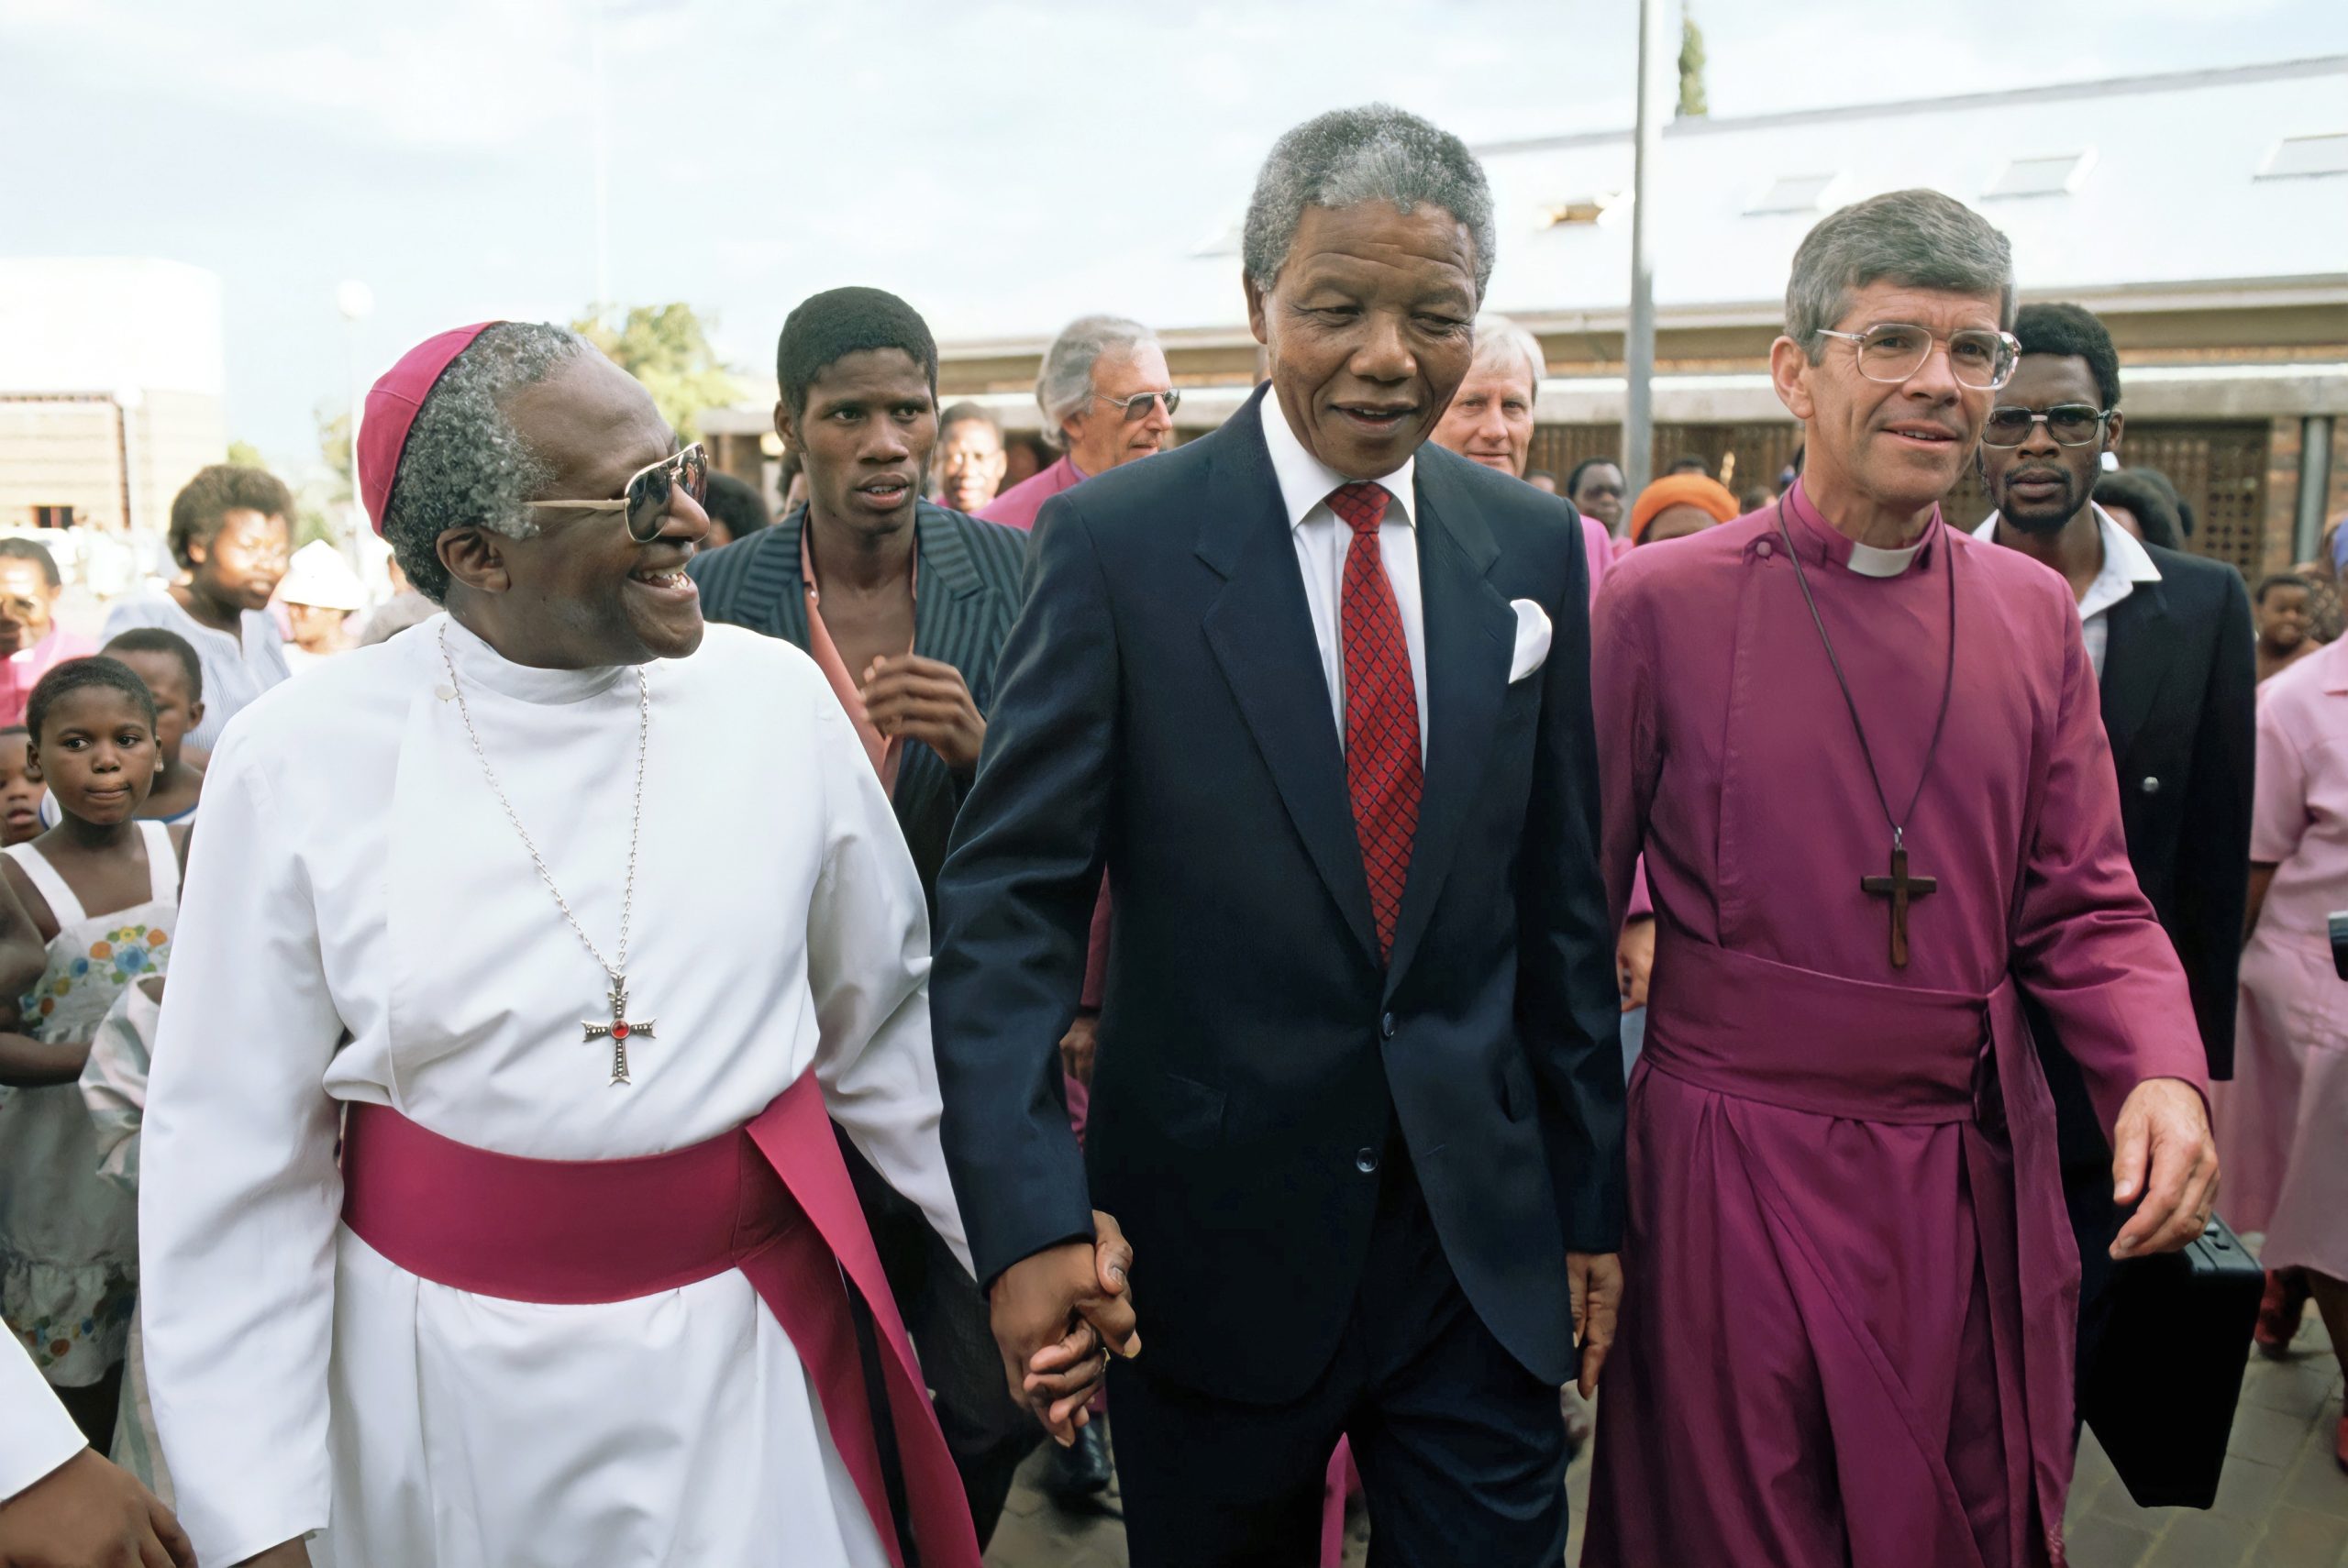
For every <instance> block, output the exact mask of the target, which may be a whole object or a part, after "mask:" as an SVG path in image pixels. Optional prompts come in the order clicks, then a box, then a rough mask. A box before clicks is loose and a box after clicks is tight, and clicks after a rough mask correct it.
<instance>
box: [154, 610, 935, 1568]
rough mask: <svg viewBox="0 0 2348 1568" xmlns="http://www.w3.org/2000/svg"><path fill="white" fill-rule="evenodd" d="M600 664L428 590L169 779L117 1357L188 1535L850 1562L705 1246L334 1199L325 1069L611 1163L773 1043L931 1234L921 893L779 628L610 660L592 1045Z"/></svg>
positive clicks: (766, 1067)
mask: <svg viewBox="0 0 2348 1568" xmlns="http://www.w3.org/2000/svg"><path fill="white" fill-rule="evenodd" d="M444 627H445V628H446V635H447V646H448V647H449V650H450V652H451V653H452V654H453V656H454V658H455V663H456V669H457V676H458V679H459V680H460V681H461V682H462V685H463V690H464V695H465V699H466V701H468V702H469V703H470V704H471V710H472V718H473V723H474V724H475V726H476V727H477V728H478V730H479V733H480V735H481V740H482V745H484V746H485V747H486V748H487V751H488V756H489V760H490V762H491V763H492V765H493V767H495V769H496V773H497V777H498V778H499V780H500V781H501V782H502V783H503V785H504V789H505V791H506V793H507V795H508V796H509V797H510V798H511V800H512V801H513V805H514V809H515V812H518V813H519V815H520V818H521V821H522V823H523V824H524V825H526V827H527V828H528V830H529V832H530V834H531V835H532V836H533V837H534V838H535V840H536V841H537V845H538V848H539V850H540V852H541V853H542V854H543V855H544V856H545V859H546V865H547V867H548V870H549V871H550V872H551V873H552V875H553V877H554V878H555V880H556V882H557V883H558V884H559V887H560V888H561V890H562V892H563V894H564V896H565V897H566V898H568V899H569V900H570V907H571V909H572V910H573V911H576V912H577V914H578V917H579V920H580V922H581V924H582V925H583V926H584V928H585V930H586V932H587V933H588V934H589V935H590V936H592V937H593V940H594V941H595V942H596V943H597V944H599V945H600V946H601V947H602V948H603V950H604V954H605V955H615V954H616V951H617V948H618V943H619V931H620V920H621V905H622V889H623V886H624V884H625V881H626V875H627V867H628V834H629V824H630V820H631V814H632V812H633V811H634V809H635V797H636V767H637V679H636V673H635V671H634V670H633V669H601V670H587V671H564V670H541V669H531V668H523V667H520V666H517V665H514V664H511V663H508V662H507V661H505V660H504V658H502V657H499V656H498V655H497V654H496V652H495V651H494V650H493V649H492V648H490V647H489V646H488V645H486V644H485V643H483V642H482V641H481V640H479V639H478V638H476V637H474V636H473V635H471V634H470V633H468V632H466V631H465V630H464V629H463V628H461V627H460V626H458V625H456V624H454V623H453V622H449V621H448V620H447V619H446V618H445V617H436V618H435V619H433V620H431V621H429V622H426V624H423V625H421V626H419V627H417V628H415V630H414V631H412V632H409V633H406V634H404V635H401V636H399V637H397V638H395V639H394V640H393V641H392V642H390V643H388V644H385V645H383V646H380V647H375V648H367V649H361V650H360V651H358V652H355V653H351V654H348V655H345V656H344V657H341V658H339V659H337V660H335V661H334V662H333V663H332V664H331V665H328V666H327V667H325V668H320V669H318V670H316V671H314V672H312V673H311V674H310V675H309V676H308V677H306V678H305V679H302V680H299V681H294V682H290V683H288V684H286V685H284V686H282V687H280V688H278V689H277V690H273V691H271V692H270V693H269V694H268V695H267V696H266V697H264V698H263V699H262V700H261V701H258V702H256V703H255V704H254V705H253V706H252V707H251V708H250V709H249V710H247V711H246V712H245V713H243V714H242V715H240V716H239V718H238V721H237V723H235V725H234V726H232V728H231V729H230V730H229V732H228V734H227V738H226V740H225V742H224V744H223V745H221V747H220V749H219V751H218V752H217V753H216V754H215V756H214V758H213V762H212V767H211V770H210V773H209V776H208V778H207V779H206V782H205V811H204V826H203V831H202V832H201V833H199V834H196V836H195V843H194V859H193V864H192V865H191V867H190V869H189V876H188V884H187V892H186V900H185V903H184V904H183V911H184V912H183V918H182V925H181V936H180V943H179V950H178V954H177V956H176V958H175V960H174V962H173V965H172V980H171V985H170V988H169V992H168V996H167V998H166V1002H165V1008H164V1015H163V1021H162V1025H161V1035H160V1037H159V1039H158V1041H157V1043H156V1049H155V1063H154V1072H153V1077H152V1081H151V1088H150V1099H149V1105H148V1112H147V1123H146V1150H145V1155H144V1160H145V1167H146V1168H145V1173H144V1178H143V1182H142V1187H143V1194H142V1211H141V1216H140V1219H141V1227H140V1242H141V1249H142V1253H143V1259H144V1265H145V1273H144V1279H143V1289H142V1294H143V1297H144V1303H145V1328H146V1351H147V1367H148V1374H149V1379H150V1385H151V1387H152V1391H153V1397H154V1405H155V1411H156V1415H157V1418H158V1422H159V1425H160V1428H161V1435H162V1441H163V1448H164V1452H165V1456H166V1459H167V1461H168V1463H169V1464H170V1466H171V1469H172V1474H173V1477H174V1478H175V1480H176V1482H177V1485H178V1489H179V1507H180V1517H181V1518H182V1520H183V1523H184V1524H185V1525H186V1528H187V1529H188V1532H189V1534H190V1536H191V1537H192V1538H193V1540H194V1543H195V1547H196V1550H197V1551H198V1552H199V1553H200V1554H201V1556H202V1558H203V1560H204V1561H205V1562H208V1563H231V1562H237V1561H238V1560H239V1559H241V1558H243V1557H245V1556H247V1555H249V1554H250V1553H253V1552H256V1551H260V1550H262V1549H264V1548H266V1547H268V1546H270V1545H271V1544H273V1543H275V1542H278V1541H282V1540H289V1539H292V1538H294V1537H296V1536H301V1535H304V1534H305V1533H306V1532H310V1531H316V1530H320V1529H324V1530H325V1531H326V1532H327V1533H326V1535H325V1536H324V1537H323V1538H321V1539H319V1540H313V1541H312V1543H311V1551H312V1556H313V1559H314V1561H316V1562H321V1563H327V1562H331V1563H336V1564H339V1565H340V1568H423V1565H426V1564H432V1565H434V1568H468V1565H476V1564H477V1565H480V1568H525V1565H529V1564H546V1565H548V1568H554V1565H558V1564H559V1565H563V1568H571V1565H576V1564H581V1563H591V1562H592V1563H595V1564H598V1565H599V1568H615V1565H620V1564H651V1563H674V1564H715V1563H725V1564H727V1565H728V1568H737V1565H758V1564H771V1565H774V1568H782V1565H785V1564H788V1565H790V1568H819V1565H820V1568H828V1565H832V1564H855V1565H858V1568H864V1565H868V1564H881V1563H883V1562H886V1558H885V1555H884V1554H883V1552H882V1551H881V1545H880V1542H879V1540H878V1538H877V1536H876V1535H875V1533H874V1530H873V1528H872V1525H871V1523H870V1521H869V1519H868V1518H866V1516H865V1512H864V1509H863V1507H862V1506H861V1504H860V1503H859V1501H858V1496H857V1493H856V1490H855V1487H854V1485H853V1483H852V1482H851V1481H850V1479H849V1478H848V1474H847V1471H846V1469H845V1467H844V1466H843V1465H842V1463H841V1462H840V1460H839V1457H838V1455H837V1453H836V1452H835V1450H834V1449H833V1447H832V1444H831V1441H830V1437H829V1433H828V1430H827V1429H826V1428H825V1424H824V1421H823V1419H822V1414H821V1408H820V1407H819V1405H818V1404H817V1402H816V1398H815V1396H814V1393H813V1392H812V1390H811V1389H810V1387H809V1386H808V1382H807V1378H806V1375H805V1373H804V1371H803V1367H802V1366H801V1364H800V1361H799V1358H798V1357H797V1355H796V1354H795V1353H793V1351H792V1346H791V1342H790V1341H789V1340H788V1339H787V1338H786V1337H785V1336H784V1334H783V1332H782V1331H781V1329H780V1328H779V1327H778V1326H777V1324H776V1322H775V1320H774V1318H773V1317H772V1315H771V1314H770V1312H769V1311H768V1310H767V1309H766V1308H765V1307H764V1306H763V1305H762V1304H761V1303H760V1302H759V1298H758V1297H757V1296H756V1295H755V1294H754V1293H753V1292H752V1290H751V1287H750V1286H749V1284H748V1281H747V1280H745V1279H744V1278H743V1276H742V1275H740V1274H738V1273H736V1272H733V1271H730V1270H729V1271H727V1272H725V1273H723V1274H720V1275H716V1276H715V1277H714V1278H710V1279H706V1280H703V1281H701V1282H700V1283H698V1284H694V1285H690V1286H685V1287H683V1288H681V1289H675V1290H666V1291H662V1292H660V1293H659V1294H657V1295H653V1296H648V1297H641V1298H638V1299H635V1300H629V1301H623V1302H618V1303H615V1304H611V1305H604V1306H541V1305H533V1304H525V1303H516V1302H513V1301H506V1300H500V1299H494V1298H491V1297H482V1296H476V1295H471V1294H468V1293H466V1292H464V1291H461V1290H455V1289H451V1288H449V1287H446V1286H440V1285H437V1284H433V1283H430V1282H428V1281H426V1280H422V1279H419V1278H417V1277H416V1276H415V1275H410V1274H408V1273H406V1272H404V1271H403V1270H401V1269H399V1268H397V1267H394V1266H393V1264H390V1263H389V1262H387V1261H386V1260H385V1259H384V1258H383V1257H382V1255H381V1254H379V1253H376V1252H374V1251H373V1250H372V1249H371V1248H370V1247H369V1246H368V1245H367V1244H366V1243H365V1242H361V1241H360V1240H359V1239H358V1238H357V1237H356V1236H354V1235H353V1234H352V1233H351V1232H350V1231H349V1229H347V1228H345V1227H343V1226H341V1225H340V1224H339V1223H338V1209H339V1207H340V1203H341V1197H342V1187H341V1179H340V1176H339V1175H338V1170H337V1168H336V1165H335V1143H336V1132H337V1118H338V1106H339V1105H340V1104H341V1103H343V1102H346V1101H372V1102H376V1103H380V1104H383V1105H388V1106H391V1107H393V1108H394V1109H395V1110H399V1111H400V1112H402V1113H403V1114H404V1115H406V1116H407V1117H409V1118H411V1119H412V1120H414V1121H417V1122H419V1123H421V1124H422V1125H423V1126H425V1127H426V1128H428V1129H430V1130H432V1131H433V1132H439V1133H442V1134H444V1135H446V1136H448V1137H450V1138H453V1139H456V1140H458V1141H460V1142H461V1143H471V1144H474V1145H477V1146H480V1147H483V1148H487V1149H492V1150H495V1151H497V1152H500V1153H503V1154H519V1155H526V1156H535V1157H537V1158H543V1159H553V1160H608V1159H615V1158H621V1157H626V1156H629V1155H638V1154H656V1153H661V1152H665V1151H668V1150H671V1149H676V1148H680V1147H682V1146H685V1145H688V1144H692V1143H698V1142H701V1141H702V1140H704V1139H707V1138H711V1137H714V1136H715V1135H717V1134H720V1133H723V1132H727V1131H729V1130H730V1129H733V1128H736V1127H738V1126H740V1125H741V1124H742V1123H743V1122H745V1121H748V1120H749V1119H750V1118H751V1117H753V1116H754V1115H756V1114H757V1113H758V1112H759V1110H761V1109H763V1108H764V1107H765V1106H766V1105H767V1104H768V1103H769V1102H770V1101H771V1100H773V1099H775V1098H776V1096H778V1095H780V1094H781V1092H782V1091H783V1089H784V1088H787V1087H788V1086H790V1085H791V1084H792V1082H794V1081H795V1080H796V1079H797V1078H798V1077H799V1076H800V1075H801V1074H802V1073H804V1072H807V1071H809V1070H811V1069H812V1070H813V1071H814V1073H815V1074H816V1075H817V1077H818V1079H819V1080H820V1082H821V1084H822V1086H823V1088H824V1092H825V1102H826V1105H827V1107H828V1108H829V1110H830V1111H831V1114H832V1116H833V1117H834V1118H835V1119H836V1121H839V1122H840V1123H841V1125H842V1126H844V1127H845V1128H846V1129H847V1132H848V1134H849V1136H850V1137H851V1138H852V1139H853V1140H854V1141H855V1143H856V1144H857V1145H858V1148H859V1149H861V1150H862V1151H863V1152H864V1154H866V1155H867V1156H868V1157H869V1159H870V1160H871V1162H872V1164H873V1165H874V1166H875V1167H876V1168H877V1169H879V1170H880V1171H881V1174H882V1175H883V1176H886V1177H887V1178H888V1179H889V1180H890V1181H891V1182H892V1184H893V1185H894V1186H895V1187H897V1188H898V1189H899V1190H900V1191H902V1192H903V1193H904V1194H905V1195H906V1196H907V1197H909V1198H913V1199H914V1201H916V1202H918V1203H919V1204H920V1205H921V1206H922V1208H923V1209H924V1210H925V1212H926V1214H927V1216H928V1218H929V1220H930V1222H931V1223H932V1224H933V1225H935V1226H936V1228H937V1229H938V1231H939V1232H940V1233H941V1234H942V1235H944V1236H945V1237H946V1238H947V1240H948V1242H950V1243H951V1244H952V1245H953V1246H954V1247H955V1248H956V1250H957V1251H958V1253H961V1254H962V1255H963V1257H964V1259H965V1262H966V1264H967V1261H968V1252H967V1247H966V1245H965V1243H964V1241H963V1235H962V1227H961V1221H960V1219H959V1216H958V1211H957V1209H956V1208H955V1204H954V1198H953V1193H952V1189H951V1187H949V1186H948V1184H947V1175H946V1169H945V1166H944V1165H943V1163H942V1161H941V1159H940V1157H939V1154H938V1146H937V1117H938V1098H937V1082H936V1066H935V1063H934V1060H933V1058H932V1056H931V1052H930V1037H929V1018H928V994H927V982H926V977H927V973H928V966H929V958H928V931H927V924H926V919H925V913H924V907H923V901H922V892H921V886H920V883H919V881H918V880H917V879H916V878H915V876H914V867H913V862H912V860H911V857H910V856H908V854H907V852H906V850H905V846H904V843H903V838H902V837H901V835H900V834H899V831H898V828H897V825H896V823H895V820H894V819H893V818H892V815H891V813H890V809H889V802H888V800H887V798H886V797H885V796H883V795H882V793H881V788H880V786H879V784H878V782H877V781H876V780H875V779H874V778H873V775H872V769H871V767H869V765H868V764H867V763H866V761H865V758H864V752H863V749H862V747H861V746H860V745H858V741H857V737H856V733H855V731H854V729H853V728H852V727H851V726H850V724H849V723H848V720H847V715H846V714H845V713H844V712H842V711H841V709H840V706H839V703H838V701H836V699H835V698H834V697H833V695H832V693H831V691H830V690H829V689H828V688H827V687H826V686H825V683H824V679H823V677H822V676H821V675H820V674H819V673H818V672H817V670H816V668H815V666H814V664H813V663H812V662H811V661H810V660H809V659H808V658H807V657H805V656H804V655H803V654H802V653H800V652H799V651H798V650H797V649H796V648H793V647H792V646H789V645H788V644H785V643H781V642H778V641H774V640H771V639H769V638H765V637H759V636H755V635H751V634H749V633H748V632H743V631H738V630H736V629H734V628H732V627H726V626H712V627H711V628H710V629H709V634H708V637H707V640H706V641H705V642H704V643H703V645H702V647H701V648H700V650H699V651H698V652H696V653H695V654H693V655H692V657H689V658H685V659H681V660H673V661H664V662H661V663H657V664H654V665H651V666H649V667H648V676H649V679H650V682H651V694H652V698H651V701H652V718H651V731H650V741H649V747H648V754H647V756H648V760H647V762H646V765H645V776H644V785H643V790H644V800H643V828H642V834H643V837H642V846H641V852H640V855H639V857H638V863H637V887H636V898H635V915H634V922H633V931H632V935H631V940H630V944H629V948H628V955H627V965H626V973H627V979H628V1002H629V1009H630V1014H631V1018H632V1020H633V1021H635V1022H637V1023H638V1024H646V1023H649V1024H652V1025H654V1026H655V1027H654V1028H653V1030H652V1032H651V1037H650V1038H646V1037H645V1036H644V1035H643V1034H641V1033H639V1034H638V1035H637V1037H636V1038H634V1039H632V1040H631V1041H630V1042H629V1044H630V1056H631V1065H632V1068H633V1077H634V1082H633V1083H632V1084H630V1085H627V1086H625V1087H620V1086H615V1085H613V1084H611V1083H610V1082H609V1081H608V1080H609V1077H610V1061H611V1046H610V1044H609V1043H607V1042H606V1043H593V1044H590V1043H586V1041H585V1039H584V1031H583V1030H582V1028H581V1024H582V1022H584V1021H588V1020H596V1019H602V1020H608V1019H609V1017H610V1011H609V1005H608V1002H607V1000H606V995H605V992H606V985H605V980H604V974H603V972H602V970H601V969H599V968H598V967H597V966H596V965H595V963H594V961H593V960H592V959H591V958H590V957H589V956H588V955H587V953H586V951H585V949H584V948H583V947H582V946H581V943H580V940H579V938H578V936H577V935H575V934H574V933H572V931H571V930H570V926H569V925H568V924H567V923H566V922H564V920H563V917H562V914H561V912H560V911H559V909H558V908H557V907H556V904H555V900H554V898H553V896H552V895H551V894H549V892H548V889H547V888H546V886H545V885H544V884H543V883H542V882H541V881H540V879H539V877H538V874H537V870H536V869H535V868H534V867H532V865H531V862H530V856H529V855H528V853H527V851H526V849H525V848H524V846H523V844H522V840H521V839H520V837H519V836H518V835H517V834H516V833H515V827H514V825H513V823H510V822H509V821H508V820H507V818H506V814H505V812H504V809H503V808H502V807H501V806H500V805H499V803H498V801H497V799H496V797H495V796H494V795H493V794H492V792H491V790H490V788H489V786H488V784H487V783H486V782H485V781H484V780H483V778H482V767H481V764H480V762H479V760H478V759H477V758H476V757H475V756H474V753H473V748H472V745H471V742H470V741H469V740H468V738H467V736H466V732H465V727H464V723H463V720H462V718H461V717H460V712H459V709H458V706H457V703H456V702H455V701H451V700H450V699H451V690H450V686H449V672H448V670H447V668H445V667H444V666H443V663H442V656H441V646H442V644H441V636H442V631H443V628H444Z"/></svg>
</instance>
